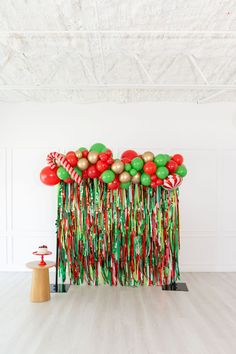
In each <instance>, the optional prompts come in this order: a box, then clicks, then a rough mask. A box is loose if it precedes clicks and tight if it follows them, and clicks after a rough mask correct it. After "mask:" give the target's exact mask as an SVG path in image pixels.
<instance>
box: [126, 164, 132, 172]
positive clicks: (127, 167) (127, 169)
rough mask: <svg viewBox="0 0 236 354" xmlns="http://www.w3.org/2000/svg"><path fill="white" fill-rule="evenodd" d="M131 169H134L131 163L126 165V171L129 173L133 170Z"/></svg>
mask: <svg viewBox="0 0 236 354" xmlns="http://www.w3.org/2000/svg"><path fill="white" fill-rule="evenodd" d="M131 168H132V167H131V165H130V163H126V164H125V171H127V172H129V171H130V170H131Z"/></svg>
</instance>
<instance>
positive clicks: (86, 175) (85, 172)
mask: <svg viewBox="0 0 236 354" xmlns="http://www.w3.org/2000/svg"><path fill="white" fill-rule="evenodd" d="M82 177H83V178H88V169H87V170H84V171H82Z"/></svg>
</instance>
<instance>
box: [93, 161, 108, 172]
mask: <svg viewBox="0 0 236 354" xmlns="http://www.w3.org/2000/svg"><path fill="white" fill-rule="evenodd" d="M96 167H97V170H98V171H99V172H104V171H106V170H108V168H109V165H108V163H107V162H105V161H101V160H98V162H97V163H96Z"/></svg>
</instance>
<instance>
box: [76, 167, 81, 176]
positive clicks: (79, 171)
mask: <svg viewBox="0 0 236 354" xmlns="http://www.w3.org/2000/svg"><path fill="white" fill-rule="evenodd" d="M74 170H75V171H76V172H77V173H78V175H80V176H82V171H81V170H80V169H79V168H78V167H75V168H74Z"/></svg>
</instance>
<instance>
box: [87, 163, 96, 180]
mask: <svg viewBox="0 0 236 354" xmlns="http://www.w3.org/2000/svg"><path fill="white" fill-rule="evenodd" d="M98 176H99V172H98V170H97V168H96V166H95V165H92V166H90V167H89V168H88V177H89V178H97V177H98Z"/></svg>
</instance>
